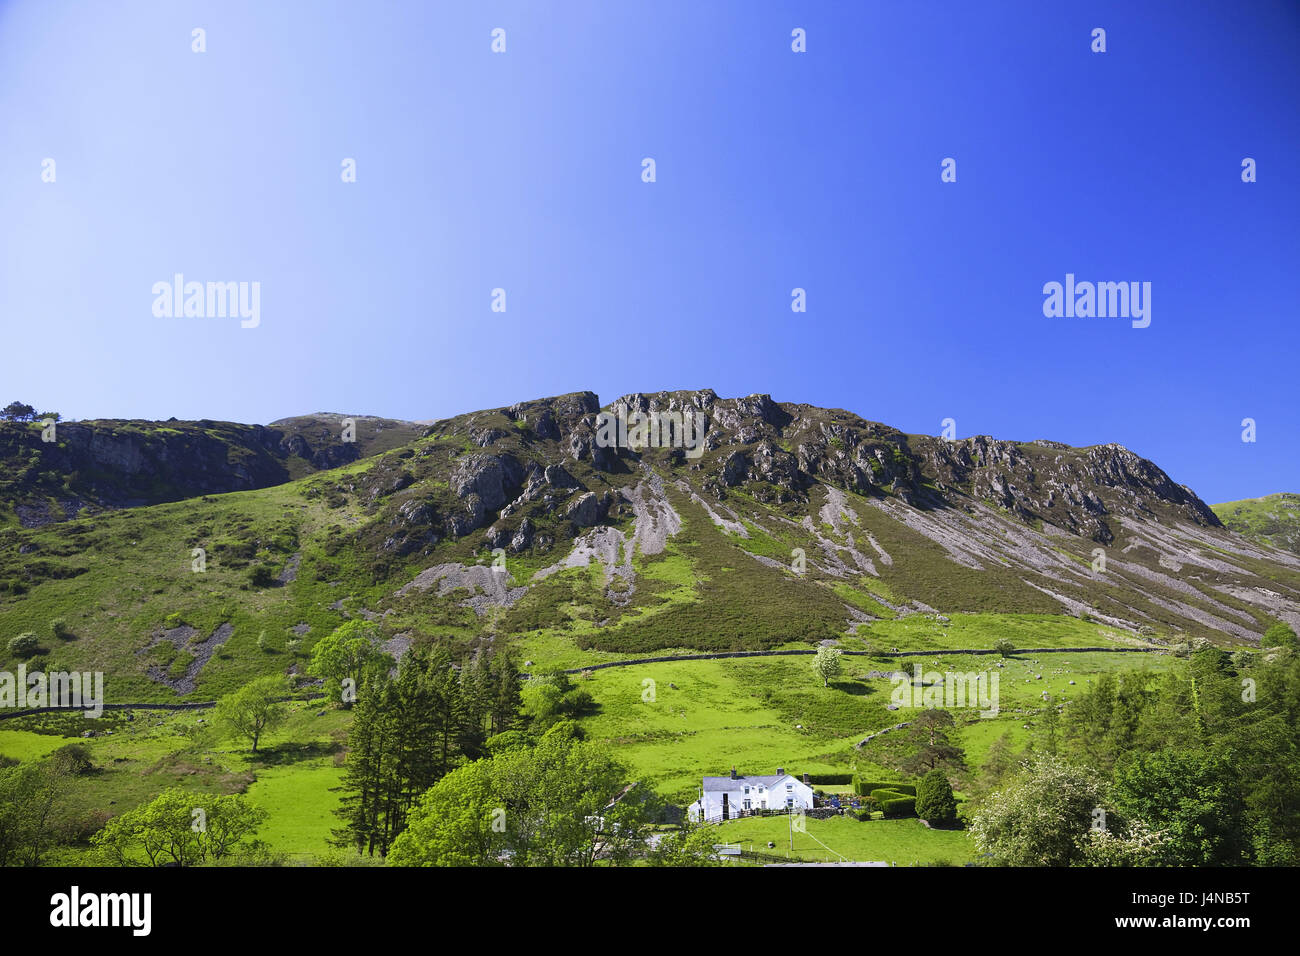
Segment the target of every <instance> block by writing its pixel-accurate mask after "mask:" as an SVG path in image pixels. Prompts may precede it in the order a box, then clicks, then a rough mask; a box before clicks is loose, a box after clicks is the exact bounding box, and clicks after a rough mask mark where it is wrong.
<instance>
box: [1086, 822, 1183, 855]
mask: <svg viewBox="0 0 1300 956" xmlns="http://www.w3.org/2000/svg"><path fill="white" fill-rule="evenodd" d="M1163 842H1164V836H1163V834H1161V833H1159V832H1157V831H1155V830H1152V829H1151V828H1150V827H1148V826H1147V825H1146V824H1145V823H1143V822H1142V821H1141V820H1134V821H1133V822H1132V823H1130V824H1129V825H1128V826H1127V827H1126V828H1125V830H1124V832H1123V833H1119V834H1117V833H1115V832H1114V831H1112V830H1109V829H1104V828H1094V829H1092V830H1089V831H1088V839H1087V841H1086V842H1085V843H1084V846H1083V861H1082V865H1083V866H1156V865H1158V864H1159V862H1160V854H1161V845H1162V844H1163Z"/></svg>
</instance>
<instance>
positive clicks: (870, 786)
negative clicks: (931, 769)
mask: <svg viewBox="0 0 1300 956" xmlns="http://www.w3.org/2000/svg"><path fill="white" fill-rule="evenodd" d="M872 790H893V791H894V792H895V793H905V794H908V795H910V796H913V797H914V796H916V786H915V784H910V783H868V782H866V781H863V780H854V781H853V792H854V793H856V794H857V795H858V796H859V797H865V796H870V794H871V791H872Z"/></svg>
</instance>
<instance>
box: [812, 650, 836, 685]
mask: <svg viewBox="0 0 1300 956" xmlns="http://www.w3.org/2000/svg"><path fill="white" fill-rule="evenodd" d="M813 670H814V671H816V673H817V676H818V677H820V678H821V679H822V686H823V687H826V686H828V685H829V684H830V682H831V681H832V680H834V679H835V678H836V677H839V676H840V673H841V672H842V671H843V670H844V662H843V660H841V654H840V649H839V648H838V647H829V646H825V645H823V646H821V647H818V648H817V654H816V656H815V657H813Z"/></svg>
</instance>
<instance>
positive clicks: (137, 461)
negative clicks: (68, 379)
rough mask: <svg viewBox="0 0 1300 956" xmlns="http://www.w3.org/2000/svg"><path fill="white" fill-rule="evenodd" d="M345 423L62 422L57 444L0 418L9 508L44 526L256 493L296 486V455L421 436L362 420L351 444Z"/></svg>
mask: <svg viewBox="0 0 1300 956" xmlns="http://www.w3.org/2000/svg"><path fill="white" fill-rule="evenodd" d="M342 421H343V416H341V415H324V414H322V415H316V416H304V417H302V418H296V419H285V420H284V421H282V422H279V423H276V425H275V426H265V425H240V424H235V423H232V422H217V421H210V420H207V419H204V420H201V421H196V422H180V421H176V420H174V419H172V420H168V421H165V422H138V421H116V420H104V421H86V422H60V423H58V424H57V425H56V427H55V433H54V434H55V441H53V442H45V441H42V440H41V429H40V427H39V426H38V425H28V424H23V423H12V422H0V480H2V481H3V484H4V485H6V486H7V487H5V488H4V492H3V499H0V504H3V503H6V502H12V503H13V504H14V505H15V507H16V508H17V509H18V510H19V513H20V514H21V513H24V512H25V511H29V510H31V513H32V514H33V515H35V516H38V517H36V518H35V519H34V520H33V522H32V523H44V522H46V521H61V520H64V519H66V518H69V517H75V516H76V515H77V514H78V512H79V511H80V510H81V509H82V508H83V507H85V508H90V509H92V510H99V509H103V508H122V507H132V506H137V505H144V504H154V503H158V502H163V501H179V500H181V499H184V498H190V497H195V496H197V495H204V494H223V493H226V492H231V491H249V490H252V489H254V488H265V487H267V486H269V485H276V484H282V483H283V482H286V481H288V480H289V478H290V474H291V472H290V463H291V461H292V460H294V459H301V463H300V464H298V465H296V466H295V467H296V468H297V469H298V472H299V473H301V471H302V470H303V469H304V468H305V469H306V470H321V469H327V468H335V467H338V466H339V465H344V464H348V463H350V462H353V461H356V460H357V459H358V458H360V457H361V456H362V455H363V454H366V453H367V449H368V448H369V443H370V442H371V441H372V440H373V439H374V438H375V436H376V435H377V434H378V433H379V432H381V431H384V430H386V429H398V430H399V433H400V434H401V435H402V436H403V437H407V436H409V437H411V438H414V437H415V435H416V434H418V429H416V428H415V427H414V426H413V425H411V424H410V423H404V422H396V421H392V420H389V419H375V418H365V417H364V416H362V417H360V418H358V419H354V420H353V421H354V422H357V423H358V425H357V430H358V432H359V437H358V439H357V440H355V441H344V440H343V438H342V429H341V423H342ZM65 486H66V487H65ZM69 492H70V493H69ZM47 497H61V498H63V499H65V500H66V502H67V503H68V504H70V505H71V507H70V508H68V509H67V513H59V512H58V511H55V510H52V509H49V508H48V507H46V505H45V503H44V499H45V498H47ZM29 502H30V505H29V504H28V503H29ZM32 506H34V510H32Z"/></svg>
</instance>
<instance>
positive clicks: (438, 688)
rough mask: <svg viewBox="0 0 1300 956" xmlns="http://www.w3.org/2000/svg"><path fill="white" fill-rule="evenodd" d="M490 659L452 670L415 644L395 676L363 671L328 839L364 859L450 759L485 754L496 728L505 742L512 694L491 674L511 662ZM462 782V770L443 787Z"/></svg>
mask: <svg viewBox="0 0 1300 956" xmlns="http://www.w3.org/2000/svg"><path fill="white" fill-rule="evenodd" d="M498 657H499V658H500V660H499V661H498V660H496V659H493V660H489V659H488V657H487V656H486V654H482V653H480V654H478V655H476V656H475V657H474V658H473V659H472V660H471V661H470V662H468V663H467V664H466V665H465V666H462V667H460V668H457V667H455V666H453V661H452V658H451V656H450V654H449V653H448V652H447V650H446V649H445V648H434V649H429V648H427V647H420V646H417V647H412V648H411V650H410V651H408V653H407V654H406V656H405V657H403V659H402V661H401V664H400V665H399V667H398V671H397V676H396V677H395V678H394V677H390V676H389V675H388V673H387V672H376V673H373V674H372V675H371V676H370V677H369V679H368V680H367V682H366V684H365V685H364V686H363V688H362V690H361V693H360V694H359V696H358V700H357V705H356V707H355V716H354V718H353V723H352V730H351V732H350V734H349V736H348V757H347V764H346V769H345V772H344V780H343V791H344V797H343V801H342V806H341V808H340V810H339V816H340V818H341V819H342V821H343V826H342V827H340V828H339V829H338V830H336V831H335V834H334V837H335V840H336V842H337V843H338V844H340V845H346V846H351V847H353V848H354V849H355V850H356V851H357V852H359V853H364V854H366V855H368V856H373V855H380V856H382V855H384V854H386V853H387V852H388V849H389V847H391V846H393V844H394V840H395V839H396V838H397V837H398V835H400V834H401V833H402V832H403V831H404V830H405V828H406V826H407V825H408V815H409V814H410V813H411V810H412V807H413V806H414V804H415V801H416V800H417V798H419V797H420V795H421V794H423V793H425V791H427V790H429V788H431V787H433V786H434V785H435V784H436V783H438V782H439V781H441V780H443V779H445V778H446V777H447V776H448V775H449V774H450V773H451V772H452V771H453V770H454V769H455V766H456V764H457V763H458V762H459V761H461V760H471V761H472V760H476V759H478V758H479V757H482V756H483V755H484V754H485V753H487V752H488V741H489V738H488V734H489V732H490V731H491V730H493V729H501V732H499V733H497V734H496V735H495V736H493V737H492V738H491V740H492V741H493V742H495V744H497V745H503V744H504V743H505V740H504V738H507V737H509V735H510V734H511V733H512V731H511V730H510V729H509V728H510V727H511V726H513V724H514V723H515V722H516V718H517V707H518V694H517V685H516V684H515V683H513V682H512V681H509V680H502V679H501V673H502V671H503V670H504V669H509V670H510V671H513V664H512V663H511V662H510V660H509V659H508V658H507V657H506V655H504V654H503V655H498ZM494 665H495V666H494ZM509 749H511V748H509V747H503V749H502V750H500V751H493V752H499V753H504V752H506V751H508V750H509ZM472 783H473V778H472V775H462V776H461V777H457V778H456V780H455V781H453V782H452V783H451V784H449V785H448V790H455V791H456V792H460V791H461V790H462V789H463V788H467V787H470V786H471V785H472ZM466 792H467V793H468V792H469V791H466ZM462 824H463V825H464V826H466V827H469V826H470V821H467V820H465V819H461V822H460V823H458V824H455V827H459V826H461V825H462ZM457 832H460V831H459V830H458V831H457ZM470 833H471V830H470V829H467V830H465V831H464V834H462V835H465V836H467V838H468V835H469V834H470Z"/></svg>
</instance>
